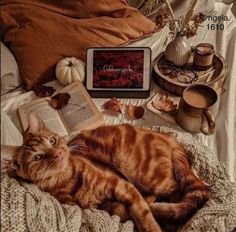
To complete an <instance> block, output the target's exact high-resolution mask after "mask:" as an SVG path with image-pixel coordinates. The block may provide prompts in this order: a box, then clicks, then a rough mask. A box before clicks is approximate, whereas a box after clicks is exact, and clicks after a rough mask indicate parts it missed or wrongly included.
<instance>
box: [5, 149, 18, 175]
mask: <svg viewBox="0 0 236 232" xmlns="http://www.w3.org/2000/svg"><path fill="white" fill-rule="evenodd" d="M19 149H20V146H9V145H1V172H8V173H9V172H12V171H14V170H16V169H17V166H16V165H15V162H14V158H15V155H16V152H17V151H18V150H19Z"/></svg>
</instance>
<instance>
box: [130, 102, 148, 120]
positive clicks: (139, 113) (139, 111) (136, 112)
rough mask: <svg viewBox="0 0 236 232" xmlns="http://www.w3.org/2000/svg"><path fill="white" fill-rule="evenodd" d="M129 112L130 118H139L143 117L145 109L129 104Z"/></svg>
mask: <svg viewBox="0 0 236 232" xmlns="http://www.w3.org/2000/svg"><path fill="white" fill-rule="evenodd" d="M127 113H128V115H129V117H130V118H132V119H134V120H137V119H140V118H142V117H143V115H144V109H143V107H142V106H134V105H128V109H127Z"/></svg>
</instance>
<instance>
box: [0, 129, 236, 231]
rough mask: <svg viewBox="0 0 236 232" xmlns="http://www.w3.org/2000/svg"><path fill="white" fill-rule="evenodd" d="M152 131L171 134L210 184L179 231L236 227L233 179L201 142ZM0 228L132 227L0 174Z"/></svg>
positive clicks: (118, 228)
mask: <svg viewBox="0 0 236 232" xmlns="http://www.w3.org/2000/svg"><path fill="white" fill-rule="evenodd" d="M151 129H152V130H157V131H163V132H166V133H172V134H173V135H174V136H176V138H177V139H178V141H179V142H181V143H182V144H183V145H184V146H185V147H186V149H187V150H188V151H189V160H190V162H191V165H192V168H193V169H194V170H195V171H196V173H197V175H198V176H199V177H200V178H201V179H202V180H204V181H205V182H206V183H208V184H209V185H210V186H211V190H212V197H211V199H210V200H209V201H208V202H207V203H206V204H205V205H204V207H203V208H201V209H200V210H199V211H198V212H197V213H196V214H195V215H194V216H193V217H192V218H191V219H190V220H189V221H188V222H187V223H186V224H185V225H184V226H182V228H180V229H179V231H180V232H233V231H236V183H232V182H230V181H229V177H228V176H227V174H226V170H225V169H224V167H223V166H222V165H221V164H220V163H219V162H218V161H217V158H216V156H215V155H213V154H212V153H211V152H210V151H209V149H208V148H207V147H205V146H204V145H202V144H200V143H199V142H198V141H197V140H195V139H194V138H193V137H192V136H191V135H189V134H187V133H182V132H177V131H174V130H172V129H169V128H165V127H152V128H151ZM1 180H2V182H1V187H2V188H1V195H2V197H1V229H2V231H4V232H26V231H30V232H62V231H63V232H132V231H133V223H132V222H131V221H127V222H126V223H124V224H122V223H120V221H119V217H117V216H112V217H110V216H109V215H108V214H107V213H106V212H104V211H99V210H95V209H94V210H81V209H80V208H79V207H78V206H67V205H61V204H60V203H59V202H58V201H57V200H56V199H55V198H53V197H52V196H50V195H49V194H47V193H44V192H42V191H40V190H39V189H38V188H37V187H36V186H34V185H32V184H27V183H24V182H17V181H16V180H15V179H12V178H9V177H8V176H6V175H2V178H1Z"/></svg>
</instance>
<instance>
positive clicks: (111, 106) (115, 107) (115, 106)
mask: <svg viewBox="0 0 236 232" xmlns="http://www.w3.org/2000/svg"><path fill="white" fill-rule="evenodd" d="M103 108H104V109H107V110H112V111H115V112H117V113H122V111H121V110H122V108H123V103H121V101H120V100H117V99H116V98H115V97H114V98H112V99H110V100H109V101H107V102H105V103H104V104H103Z"/></svg>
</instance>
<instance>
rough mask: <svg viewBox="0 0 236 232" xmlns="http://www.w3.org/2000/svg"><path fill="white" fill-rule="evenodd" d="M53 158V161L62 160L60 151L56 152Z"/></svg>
mask: <svg viewBox="0 0 236 232" xmlns="http://www.w3.org/2000/svg"><path fill="white" fill-rule="evenodd" d="M54 157H55V159H61V158H62V152H61V151H58V152H56V153H55V155H54Z"/></svg>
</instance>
